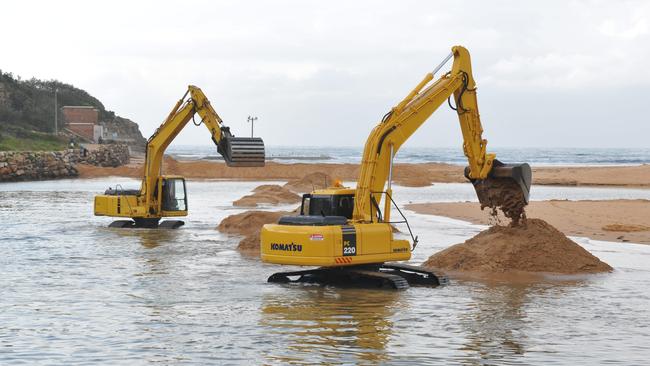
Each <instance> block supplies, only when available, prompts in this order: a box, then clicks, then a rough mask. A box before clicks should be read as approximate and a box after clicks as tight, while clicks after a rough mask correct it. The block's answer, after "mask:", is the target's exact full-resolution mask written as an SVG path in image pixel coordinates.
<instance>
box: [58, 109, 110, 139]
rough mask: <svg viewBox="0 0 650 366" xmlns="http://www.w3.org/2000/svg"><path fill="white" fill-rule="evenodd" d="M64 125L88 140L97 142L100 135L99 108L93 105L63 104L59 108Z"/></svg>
mask: <svg viewBox="0 0 650 366" xmlns="http://www.w3.org/2000/svg"><path fill="white" fill-rule="evenodd" d="M61 113H62V114H63V120H64V122H65V127H66V128H67V129H68V130H70V131H72V132H73V133H75V134H77V135H79V136H82V137H84V138H86V139H88V140H89V141H94V142H97V141H98V140H99V138H100V137H101V136H102V126H101V125H99V110H98V109H97V108H95V107H86V106H64V107H62V108H61Z"/></svg>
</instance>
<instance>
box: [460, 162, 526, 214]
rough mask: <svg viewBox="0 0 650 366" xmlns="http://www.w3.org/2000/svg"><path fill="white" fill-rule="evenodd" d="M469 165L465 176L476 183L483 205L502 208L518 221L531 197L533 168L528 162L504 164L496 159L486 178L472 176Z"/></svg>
mask: <svg viewBox="0 0 650 366" xmlns="http://www.w3.org/2000/svg"><path fill="white" fill-rule="evenodd" d="M469 174H470V169H469V167H466V168H465V177H466V178H467V179H469V180H470V181H471V182H472V184H473V185H474V189H475V190H476V195H477V196H478V200H479V202H480V203H481V207H482V208H483V207H490V208H492V209H496V208H500V209H501V210H502V211H503V213H504V214H505V215H506V217H508V218H510V219H512V220H513V222H514V223H516V222H517V221H518V220H519V218H520V217H521V216H522V215H523V212H524V211H523V209H524V207H525V206H526V205H527V204H528V201H529V199H530V186H531V183H532V176H533V175H532V170H531V169H530V165H528V164H527V163H523V164H504V163H502V162H500V161H499V160H494V162H493V164H492V170H491V171H490V173H489V174H488V177H487V178H486V179H473V178H470V175H469Z"/></svg>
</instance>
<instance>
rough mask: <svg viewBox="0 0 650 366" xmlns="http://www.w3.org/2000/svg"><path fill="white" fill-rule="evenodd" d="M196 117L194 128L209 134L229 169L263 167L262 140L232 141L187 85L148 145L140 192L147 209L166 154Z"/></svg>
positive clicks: (202, 98) (193, 88)
mask: <svg viewBox="0 0 650 366" xmlns="http://www.w3.org/2000/svg"><path fill="white" fill-rule="evenodd" d="M188 95H189V98H188ZM195 114H198V115H199V116H200V117H201V121H200V122H199V123H195V124H196V125H197V126H198V125H200V124H204V125H205V127H206V128H207V129H208V130H209V131H210V134H211V138H212V141H213V142H214V143H215V145H217V151H218V152H219V154H221V156H223V158H224V160H225V162H226V164H227V165H228V166H233V167H242V166H251V167H252V166H264V159H265V157H264V143H263V142H262V139H261V138H252V137H251V138H245V137H244V138H242V137H234V136H233V135H232V134H231V133H230V128H229V127H226V126H224V124H223V120H222V119H221V117H219V115H218V114H217V112H216V111H215V110H214V108H212V105H211V104H210V101H209V100H208V98H207V97H206V96H205V94H203V91H201V89H200V88H198V87H196V86H193V85H190V86H188V89H187V91H186V92H185V94H184V95H183V97H182V98H181V99H179V100H178V102H177V103H176V105H175V106H174V108H172V110H171V112H170V113H169V115H168V116H167V118H166V119H165V121H164V122H163V123H162V124H161V125H160V127H158V129H157V130H156V132H154V134H153V135H151V137H150V138H149V140H148V141H147V150H146V159H145V174H144V179H143V182H142V189H141V195H143V196H145V197H146V199H147V203H146V205H147V207H151V205H152V204H153V201H154V200H155V197H154V195H153V194H152V193H153V192H154V190H155V187H156V184H157V180H158V177H159V176H160V175H161V174H162V172H161V170H162V160H163V155H164V153H165V150H166V149H167V147H168V146H169V144H171V142H172V141H173V140H174V139H175V138H176V136H178V134H179V133H180V132H181V131H182V130H183V128H184V127H185V126H186V125H187V123H188V122H189V121H190V120H194V115H195Z"/></svg>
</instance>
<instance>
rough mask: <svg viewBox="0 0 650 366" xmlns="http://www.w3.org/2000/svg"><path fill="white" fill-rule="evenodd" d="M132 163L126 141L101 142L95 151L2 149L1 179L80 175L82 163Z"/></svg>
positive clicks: (100, 164) (42, 178) (108, 165)
mask: <svg viewBox="0 0 650 366" xmlns="http://www.w3.org/2000/svg"><path fill="white" fill-rule="evenodd" d="M128 162H129V148H128V146H127V145H123V144H111V145H101V146H100V147H98V148H97V149H93V150H92V151H91V150H86V149H68V150H64V151H0V182H15V181H28V180H45V179H57V178H69V177H76V176H78V175H79V172H78V171H77V167H76V164H78V163H85V164H90V165H96V166H102V167H117V166H120V165H124V164H127V163H128Z"/></svg>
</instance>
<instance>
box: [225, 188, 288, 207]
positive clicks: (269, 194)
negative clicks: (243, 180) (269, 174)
mask: <svg viewBox="0 0 650 366" xmlns="http://www.w3.org/2000/svg"><path fill="white" fill-rule="evenodd" d="M297 202H300V196H298V195H297V194H295V193H293V192H292V191H290V190H289V189H287V188H285V187H282V186H279V185H277V184H263V185H261V186H258V187H257V188H255V189H253V194H249V195H247V196H244V197H242V198H240V199H238V200H237V201H234V202H233V203H232V205H233V206H240V207H256V206H257V205H259V204H271V205H277V204H281V203H297Z"/></svg>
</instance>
